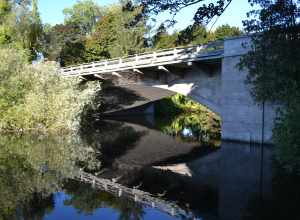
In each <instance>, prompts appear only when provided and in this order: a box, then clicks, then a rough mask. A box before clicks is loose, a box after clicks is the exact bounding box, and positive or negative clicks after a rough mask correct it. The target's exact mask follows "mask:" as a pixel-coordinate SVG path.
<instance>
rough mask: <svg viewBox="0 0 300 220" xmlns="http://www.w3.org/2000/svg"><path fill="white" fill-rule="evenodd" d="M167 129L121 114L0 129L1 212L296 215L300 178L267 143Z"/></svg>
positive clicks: (231, 218)
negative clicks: (36, 132) (9, 132)
mask: <svg viewBox="0 0 300 220" xmlns="http://www.w3.org/2000/svg"><path fill="white" fill-rule="evenodd" d="M172 129H173V130H174V126H173V127H172V126H168V125H166V124H164V125H162V124H159V123H157V120H153V118H151V117H150V118H142V119H141V118H120V119H118V120H105V121H95V122H94V123H93V124H88V125H87V126H86V127H85V128H84V129H82V130H81V133H80V135H79V136H74V137H64V136H60V137H52V136H20V137H15V136H2V137H0V174H1V175H0V219H1V220H13V219H24V220H27V219H28V220H29V219H32V220H37V219H38V220H42V219H43V220H62V219H68V220H69V219H80V220H81V219H82V220H83V219H86V220H96V219H97V220H98V219H124V220H127V219H128V220H129V219H162V220H163V219H201V220H215V219H220V220H227V219H228V220H239V219H288V218H287V217H291V216H294V218H293V219H297V216H296V215H297V213H298V210H297V207H298V205H299V204H300V203H299V202H300V201H299V200H300V196H299V195H300V193H299V189H298V188H299V180H298V179H297V178H296V177H294V176H287V175H283V174H282V172H281V171H280V168H278V167H276V165H275V164H274V162H273V161H272V154H273V147H272V146H264V147H263V148H262V147H261V146H260V145H255V144H251V143H236V142H225V141H223V142H222V143H221V144H220V143H218V142H213V143H212V142H211V143H210V144H207V143H204V142H203V135H201V128H198V129H197V128H195V127H192V126H189V124H183V125H182V126H181V127H180V128H179V129H177V130H176V131H173V130H172ZM100 162H101V164H100ZM83 171H84V173H87V174H89V175H91V176H92V177H93V178H94V180H93V181H94V182H93V181H90V182H89V181H87V180H86V179H84V178H82V176H81V172H83ZM78 176H80V177H78ZM107 183H108V185H109V187H107V185H106V184H107ZM110 184H111V185H110Z"/></svg>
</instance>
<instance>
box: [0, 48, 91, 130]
mask: <svg viewBox="0 0 300 220" xmlns="http://www.w3.org/2000/svg"><path fill="white" fill-rule="evenodd" d="M27 60H28V57H27V55H26V53H25V52H24V51H20V50H16V49H10V48H2V49H0V132H43V133H45V132H69V131H73V130H76V129H77V126H78V117H79V113H80V112H81V110H82V108H83V107H84V105H85V104H86V103H88V102H89V100H90V99H91V96H92V95H93V94H94V91H95V89H97V85H96V84H91V85H87V86H85V89H79V88H78V83H79V82H78V81H77V80H74V79H67V78H62V77H60V76H59V75H58V72H57V71H58V68H57V66H56V63H53V62H46V63H40V64H29V63H28V61H27Z"/></svg>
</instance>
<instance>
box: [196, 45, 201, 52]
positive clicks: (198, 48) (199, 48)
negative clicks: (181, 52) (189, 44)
mask: <svg viewBox="0 0 300 220" xmlns="http://www.w3.org/2000/svg"><path fill="white" fill-rule="evenodd" d="M201 49H202V46H199V45H198V46H197V48H196V52H197V53H199V52H200V51H201Z"/></svg>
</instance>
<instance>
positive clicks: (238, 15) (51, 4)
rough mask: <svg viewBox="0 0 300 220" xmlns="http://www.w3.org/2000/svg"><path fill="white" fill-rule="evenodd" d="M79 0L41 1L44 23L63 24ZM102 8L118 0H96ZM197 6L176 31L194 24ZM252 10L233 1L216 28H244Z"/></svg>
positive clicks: (163, 17) (186, 12)
mask: <svg viewBox="0 0 300 220" xmlns="http://www.w3.org/2000/svg"><path fill="white" fill-rule="evenodd" d="M76 2H77V0H39V10H40V13H41V17H42V20H43V22H44V23H50V24H58V23H62V22H63V20H64V16H63V13H62V10H63V9H64V8H66V7H71V6H72V5H73V4H74V3H76ZM96 2H97V3H98V4H99V5H100V6H104V5H108V4H113V3H116V2H118V0H96ZM196 9H197V5H195V6H192V7H189V8H186V9H184V10H182V11H181V12H180V13H179V14H178V15H177V17H176V20H178V23H177V24H176V25H175V27H174V29H177V30H180V29H183V28H184V27H186V26H187V25H189V24H191V23H192V19H193V15H194V13H195V11H196ZM249 10H251V7H250V5H249V4H248V0H233V2H232V3H231V5H230V6H229V7H228V9H227V10H226V12H225V13H224V14H223V15H222V16H221V17H220V18H219V19H218V22H217V23H216V24H215V26H214V27H217V26H219V25H221V24H230V25H232V26H238V27H240V28H242V20H245V19H246V13H247V12H248V11H249ZM167 18H168V14H166V13H165V14H162V15H160V16H159V17H158V21H159V22H162V21H164V20H166V19H167Z"/></svg>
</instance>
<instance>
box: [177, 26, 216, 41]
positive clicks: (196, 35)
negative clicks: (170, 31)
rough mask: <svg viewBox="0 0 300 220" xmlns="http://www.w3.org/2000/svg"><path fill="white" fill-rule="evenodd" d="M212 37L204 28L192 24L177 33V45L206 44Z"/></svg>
mask: <svg viewBox="0 0 300 220" xmlns="http://www.w3.org/2000/svg"><path fill="white" fill-rule="evenodd" d="M211 40H212V37H211V35H210V34H209V33H208V31H207V30H206V28H205V26H203V25H198V24H193V25H189V26H188V27H186V28H185V29H184V30H182V31H180V32H179V36H178V40H177V43H178V45H188V44H194V45H195V44H206V43H207V42H208V41H211Z"/></svg>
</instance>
